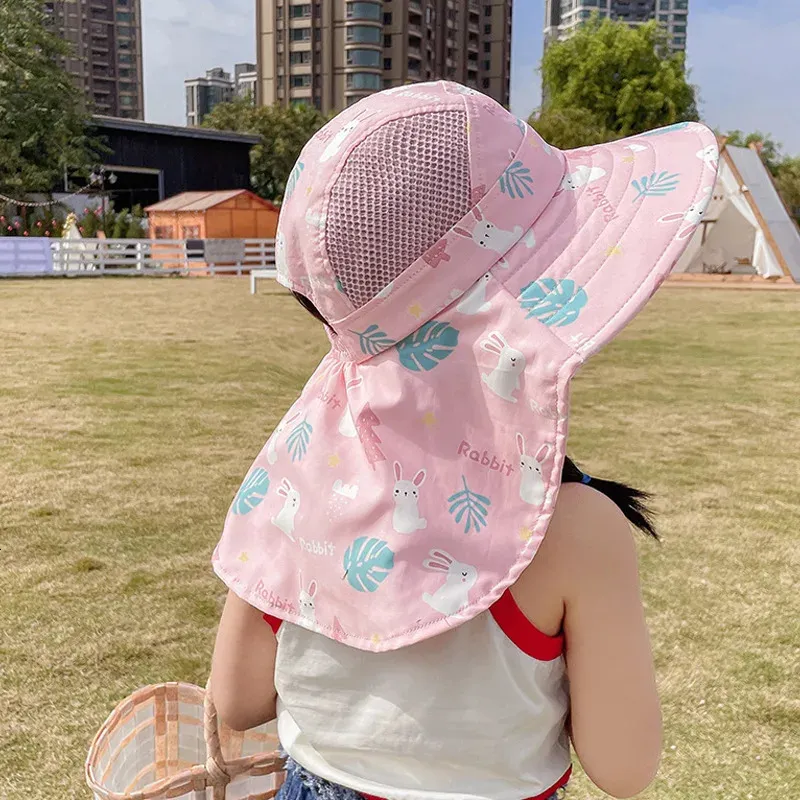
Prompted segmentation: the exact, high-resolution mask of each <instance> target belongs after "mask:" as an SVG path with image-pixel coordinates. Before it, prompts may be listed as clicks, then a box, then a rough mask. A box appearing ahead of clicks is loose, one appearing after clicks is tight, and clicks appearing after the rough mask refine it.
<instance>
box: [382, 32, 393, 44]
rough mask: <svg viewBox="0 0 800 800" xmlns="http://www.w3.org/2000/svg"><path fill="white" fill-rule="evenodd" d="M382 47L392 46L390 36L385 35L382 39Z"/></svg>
mask: <svg viewBox="0 0 800 800" xmlns="http://www.w3.org/2000/svg"><path fill="white" fill-rule="evenodd" d="M383 46H384V47H391V46H392V37H391V34H387V35H386V36H384V37H383Z"/></svg>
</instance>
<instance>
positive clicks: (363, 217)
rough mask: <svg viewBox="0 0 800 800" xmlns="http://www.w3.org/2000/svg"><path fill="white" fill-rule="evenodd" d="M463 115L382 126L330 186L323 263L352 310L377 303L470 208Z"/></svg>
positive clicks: (440, 115)
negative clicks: (326, 260) (328, 266)
mask: <svg viewBox="0 0 800 800" xmlns="http://www.w3.org/2000/svg"><path fill="white" fill-rule="evenodd" d="M470 192H471V187H470V169H469V147H468V141H467V115H466V112H464V111H432V112H425V113H423V114H417V115H414V116H410V117H405V118H403V119H398V120H393V121H392V122H388V123H386V124H385V125H382V126H381V127H380V128H379V129H378V130H377V131H375V132H374V133H372V134H370V135H369V136H368V137H367V138H366V139H365V140H364V141H363V142H361V144H359V145H358V146H357V147H356V148H354V150H353V152H352V153H351V154H350V157H349V158H348V160H347V163H346V164H345V166H344V169H343V170H342V172H341V174H340V176H339V178H338V180H337V181H336V183H335V184H334V186H333V189H332V191H331V197H330V204H329V207H328V214H327V223H326V231H325V239H326V244H327V250H328V258H329V260H330V263H331V267H332V269H333V272H334V274H335V275H336V277H337V278H338V279H339V281H340V283H341V286H342V289H343V290H344V293H345V294H346V295H347V296H348V297H349V298H350V300H351V301H352V303H353V304H354V305H355V306H357V307H358V306H362V305H364V304H365V303H367V302H368V301H369V300H371V299H372V298H373V297H375V295H376V294H378V292H380V291H381V289H384V288H385V287H386V286H387V285H388V284H389V283H390V282H391V281H392V280H394V279H395V278H396V277H397V276H398V275H399V274H400V273H401V272H403V270H405V269H406V268H407V267H409V266H410V265H411V264H412V263H414V261H416V260H417V259H418V258H419V257H420V256H421V255H422V254H423V253H425V251H427V250H428V249H429V248H431V247H432V246H433V245H434V244H436V242H438V241H439V239H441V238H442V236H444V234H445V233H447V231H449V230H450V229H451V228H452V227H453V226H454V225H455V224H456V223H457V222H458V221H459V220H460V219H461V218H462V217H463V216H464V215H465V214H466V213H467V212H468V211H469V210H470V208H471V207H472V204H471V202H470Z"/></svg>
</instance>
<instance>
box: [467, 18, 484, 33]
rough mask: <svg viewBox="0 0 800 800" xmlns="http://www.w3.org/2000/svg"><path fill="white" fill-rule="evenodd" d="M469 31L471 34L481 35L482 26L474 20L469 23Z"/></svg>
mask: <svg viewBox="0 0 800 800" xmlns="http://www.w3.org/2000/svg"><path fill="white" fill-rule="evenodd" d="M467 30H468V31H469V32H470V33H476V34H479V33H480V32H481V26H480V25H478V23H477V22H473V21H472V20H470V21H469V22H468V23H467Z"/></svg>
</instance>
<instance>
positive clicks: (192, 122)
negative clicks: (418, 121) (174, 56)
mask: <svg viewBox="0 0 800 800" xmlns="http://www.w3.org/2000/svg"><path fill="white" fill-rule="evenodd" d="M256 74H257V73H256V65H255V64H248V63H242V64H236V65H235V66H234V68H233V77H231V73H230V72H226V71H225V70H224V69H223V68H222V67H214V69H210V70H208V71H207V72H206V75H205V77H204V78H189V79H188V80H186V81H184V82H183V83H184V85H185V87H186V124H187V125H188V126H189V127H190V128H196V127H199V126H200V125H202V124H203V120H204V119H205V118H206V117H207V116H208V115H209V114H210V113H211V112H212V111H213V110H214V108H215V106H218V105H219V104H220V103H230V102H231V100H233V99H234V98H235V97H240V98H242V99H243V100H250V102H255V90H256Z"/></svg>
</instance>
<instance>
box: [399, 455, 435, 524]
mask: <svg viewBox="0 0 800 800" xmlns="http://www.w3.org/2000/svg"><path fill="white" fill-rule="evenodd" d="M426 475H427V473H426V472H425V470H424V469H421V470H420V471H419V472H417V474H416V475H415V476H414V478H413V479H412V480H410V481H404V480H403V467H402V466H401V464H400V462H399V461H395V462H394V479H395V484H394V493H393V497H394V514H393V515H392V525H393V527H394V529H395V530H396V531H397V532H398V533H414V532H415V531H421V530H423V529H424V528H427V527H428V521H427V520H426V519H423V518H422V517H420V515H419V489H420V487H421V486H422V484H423V483H425V477H426Z"/></svg>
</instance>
